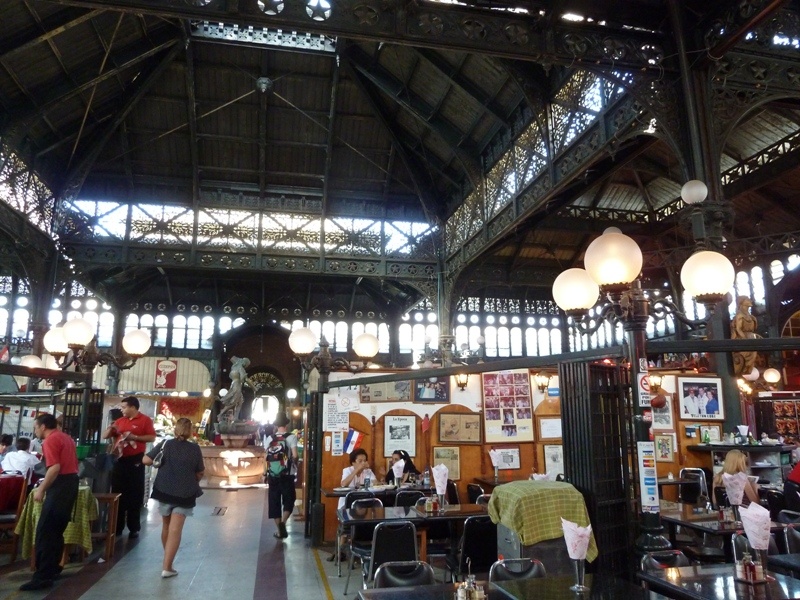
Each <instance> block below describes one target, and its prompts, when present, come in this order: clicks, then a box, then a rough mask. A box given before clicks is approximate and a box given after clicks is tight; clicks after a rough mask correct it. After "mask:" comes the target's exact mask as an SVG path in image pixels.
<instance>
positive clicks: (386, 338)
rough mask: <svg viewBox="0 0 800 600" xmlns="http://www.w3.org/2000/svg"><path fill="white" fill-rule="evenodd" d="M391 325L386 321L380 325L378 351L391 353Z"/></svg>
mask: <svg viewBox="0 0 800 600" xmlns="http://www.w3.org/2000/svg"><path fill="white" fill-rule="evenodd" d="M391 337H392V336H391V335H390V334H389V326H388V325H387V324H386V323H380V324H379V325H378V352H380V353H381V354H388V353H389V342H390V341H391Z"/></svg>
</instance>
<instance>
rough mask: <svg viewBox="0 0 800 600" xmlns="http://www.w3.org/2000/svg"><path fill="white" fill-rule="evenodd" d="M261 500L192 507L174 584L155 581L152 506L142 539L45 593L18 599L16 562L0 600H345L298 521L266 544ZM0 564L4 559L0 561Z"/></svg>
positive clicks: (207, 500)
mask: <svg viewBox="0 0 800 600" xmlns="http://www.w3.org/2000/svg"><path fill="white" fill-rule="evenodd" d="M266 496H267V492H266V489H265V488H263V487H260V488H247V489H241V490H239V491H223V490H206V491H205V494H204V495H203V496H202V497H201V498H199V499H198V504H197V507H196V508H195V510H194V516H192V517H190V518H188V519H187V520H186V525H185V527H184V530H183V538H182V541H181V547H180V550H179V552H178V556H177V558H176V560H175V568H176V570H177V571H178V572H179V575H178V576H177V577H174V578H171V579H162V578H161V558H162V548H161V537H160V532H161V517H160V516H159V514H158V510H157V508H156V505H155V504H156V503H155V502H154V501H151V502H150V505H149V507H148V510H147V512H146V513H143V514H142V517H143V523H144V526H143V528H142V533H141V536H140V537H139V539H137V540H128V538H127V534H126V535H124V536H123V537H122V538H121V539H120V540H118V542H117V547H116V553H115V556H114V558H113V560H112V561H111V562H109V563H102V562H98V559H99V558H100V557H101V555H102V553H101V552H100V548H99V547H97V546H96V551H95V552H94V553H93V554H92V555H91V556H90V557H89V558H87V559H86V560H84V561H83V562H82V563H79V562H73V563H70V565H69V567H68V568H67V569H65V571H64V574H63V575H62V577H61V578H60V580H59V581H58V582H57V583H56V585H55V586H54V587H53V588H52V589H51V590H48V591H44V592H20V591H18V588H19V586H20V584H22V583H24V582H25V581H27V580H28V579H29V577H30V570H29V563H28V561H26V560H22V559H21V558H20V559H18V560H17V562H16V563H15V564H14V565H5V566H0V600H5V599H11V598H15V599H16V598H30V599H31V600H38V599H39V598H54V599H59V600H71V599H74V598H81V599H86V600H94V599H98V600H108V599H114V598H125V599H128V598H159V599H170V598H175V599H178V598H180V599H181V600H186V598H191V597H213V598H226V599H231V600H233V599H234V598H235V599H237V600H238V599H243V598H254V599H256V598H269V599H270V600H283V599H288V600H305V599H317V598H329V599H332V598H334V597H336V598H345V596H344V595H343V593H342V592H343V590H344V581H345V578H344V577H342V578H338V577H337V576H336V570H335V565H334V563H332V562H330V563H329V562H326V561H325V559H326V558H327V557H328V556H329V555H330V554H329V553H328V552H326V551H324V550H322V551H316V550H314V549H312V548H311V547H310V540H309V539H306V538H305V537H304V536H303V531H304V523H303V522H302V521H295V520H294V519H293V520H292V521H291V522H290V524H289V533H290V535H289V538H288V539H286V540H284V541H280V540H276V539H275V538H274V537H273V533H275V531H276V528H275V525H274V523H273V521H272V520H271V519H268V518H267V511H266V504H267V503H266ZM215 507H226V508H227V511H226V512H225V514H224V515H223V516H214V515H213V513H214V509H215ZM3 560H6V561H7V560H8V556H7V555H5V556H0V561H3ZM0 564H2V562H0ZM359 584H360V575H359V571H358V570H355V571H354V572H353V576H352V580H351V584H350V593H349V594H348V595H347V597H348V598H355V597H356V595H357V591H358V589H359Z"/></svg>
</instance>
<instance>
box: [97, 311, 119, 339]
mask: <svg viewBox="0 0 800 600" xmlns="http://www.w3.org/2000/svg"><path fill="white" fill-rule="evenodd" d="M98 325H99V326H98V328H97V345H98V346H102V347H108V346H111V341H112V338H113V337H114V315H113V314H111V313H110V312H102V313H100V322H99V323H98ZM120 343H122V340H120Z"/></svg>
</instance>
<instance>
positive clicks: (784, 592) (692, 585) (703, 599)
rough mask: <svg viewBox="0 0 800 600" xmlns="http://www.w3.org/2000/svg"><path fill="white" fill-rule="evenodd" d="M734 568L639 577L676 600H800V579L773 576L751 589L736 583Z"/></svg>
mask: <svg viewBox="0 0 800 600" xmlns="http://www.w3.org/2000/svg"><path fill="white" fill-rule="evenodd" d="M734 568H735V566H734V564H733V563H726V564H721V565H696V566H692V567H679V568H676V569H657V570H654V571H645V572H641V573H639V574H638V577H639V579H640V580H641V581H642V583H643V584H644V585H645V587H646V588H647V589H649V590H651V591H653V592H656V593H659V594H664V595H665V596H667V597H669V598H675V599H676V600H757V599H759V600H760V599H769V600H787V599H789V598H796V599H800V579H795V578H794V577H788V576H786V575H782V574H780V573H770V575H771V577H772V580H771V581H767V582H766V583H760V584H755V585H748V584H747V583H743V582H739V581H736V579H735V577H734Z"/></svg>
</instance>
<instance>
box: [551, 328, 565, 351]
mask: <svg viewBox="0 0 800 600" xmlns="http://www.w3.org/2000/svg"><path fill="white" fill-rule="evenodd" d="M550 348H551V349H552V350H553V352H555V353H560V352H563V351H564V350H563V348H562V347H561V330H560V329H558V328H557V327H554V328H553V329H551V330H550Z"/></svg>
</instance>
